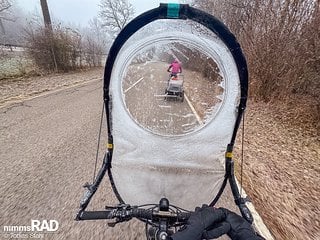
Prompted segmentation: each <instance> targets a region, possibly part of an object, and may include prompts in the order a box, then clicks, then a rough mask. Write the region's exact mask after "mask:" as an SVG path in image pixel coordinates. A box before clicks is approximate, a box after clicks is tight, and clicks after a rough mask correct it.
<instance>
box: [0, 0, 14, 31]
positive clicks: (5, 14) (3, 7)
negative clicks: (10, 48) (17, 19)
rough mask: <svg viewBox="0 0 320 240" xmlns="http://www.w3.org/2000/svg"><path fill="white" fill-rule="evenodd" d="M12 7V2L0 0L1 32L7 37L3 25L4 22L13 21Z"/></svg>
mask: <svg viewBox="0 0 320 240" xmlns="http://www.w3.org/2000/svg"><path fill="white" fill-rule="evenodd" d="M11 7H12V1H11V0H0V32H1V33H2V35H3V36H4V35H5V28H4V25H3V20H7V21H12V20H13V19H12V16H11V12H10V8H11Z"/></svg>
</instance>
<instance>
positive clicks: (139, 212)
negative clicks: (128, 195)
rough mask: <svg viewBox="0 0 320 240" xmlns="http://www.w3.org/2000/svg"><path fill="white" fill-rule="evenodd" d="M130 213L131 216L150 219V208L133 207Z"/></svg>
mask: <svg viewBox="0 0 320 240" xmlns="http://www.w3.org/2000/svg"><path fill="white" fill-rule="evenodd" d="M131 214H132V215H131V216H132V217H136V218H145V219H152V210H148V209H139V208H133V209H132V213H131Z"/></svg>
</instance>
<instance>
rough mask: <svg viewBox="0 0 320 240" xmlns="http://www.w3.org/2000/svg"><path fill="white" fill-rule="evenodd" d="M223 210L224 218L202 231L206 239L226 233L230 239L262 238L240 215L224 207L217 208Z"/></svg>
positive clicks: (258, 239)
mask: <svg viewBox="0 0 320 240" xmlns="http://www.w3.org/2000/svg"><path fill="white" fill-rule="evenodd" d="M219 209H220V210H221V211H223V212H224V215H225V219H224V220H223V221H221V222H220V223H216V224H215V225H212V230H209V231H207V232H205V233H204V237H205V238H207V239H212V238H217V237H219V236H221V235H223V234H228V236H229V237H230V238H231V239H232V240H263V239H264V238H262V237H261V236H259V235H257V234H256V232H255V231H254V230H253V228H252V227H251V224H250V223H249V222H247V221H246V220H245V219H244V218H242V217H241V216H239V215H237V214H235V213H234V212H231V211H229V210H228V209H225V208H219Z"/></svg>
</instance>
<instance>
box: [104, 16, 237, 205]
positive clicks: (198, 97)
mask: <svg viewBox="0 0 320 240" xmlns="http://www.w3.org/2000/svg"><path fill="white" fill-rule="evenodd" d="M174 60H177V61H178V62H179V64H180V66H181V68H182V73H178V74H177V75H175V74H173V76H172V75H171V74H170V73H169V72H167V70H168V69H169V70H172V68H170V64H171V63H172V62H173V61H174ZM110 95H111V97H112V127H113V129H112V134H113V138H114V152H113V165H112V173H113V177H114V182H115V185H116V188H117V190H118V192H119V194H120V196H121V197H122V199H123V200H124V201H125V202H127V203H130V204H137V205H140V204H145V203H157V202H158V201H159V200H160V198H162V197H166V198H168V199H169V201H170V202H171V204H174V205H177V206H180V207H184V208H187V209H192V208H194V206H196V205H200V204H202V203H209V202H211V201H212V199H213V198H214V197H215V196H216V194H217V192H218V190H219V189H220V187H221V185H222V182H223V179H224V175H225V169H224V153H225V149H226V146H227V144H228V143H229V141H230V139H231V135H232V131H233V128H234V123H235V118H236V107H237V106H238V104H239V95H240V88H239V75H238V71H237V67H236V65H235V62H234V60H233V57H232V55H231V53H230V51H229V50H228V48H227V47H226V46H225V45H224V43H223V42H222V41H221V40H220V39H219V38H218V37H217V36H216V35H215V34H213V33H212V32H210V31H208V29H206V28H205V27H203V26H200V25H199V24H196V23H195V22H192V21H181V20H158V21H156V22H153V23H151V24H148V25H147V26H145V27H144V28H142V29H141V30H139V31H138V32H137V33H135V34H134V35H133V36H132V37H131V38H130V39H129V40H128V41H127V42H126V44H125V45H124V47H123V48H122V49H121V51H120V53H119V54H118V57H117V59H116V62H115V64H114V69H113V71H112V76H111V82H110Z"/></svg>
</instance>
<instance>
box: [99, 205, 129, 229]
mask: <svg viewBox="0 0 320 240" xmlns="http://www.w3.org/2000/svg"><path fill="white" fill-rule="evenodd" d="M105 209H106V210H111V213H110V214H111V215H112V217H114V218H115V219H116V221H114V222H109V223H108V226H109V227H114V226H115V225H117V224H118V223H121V222H126V221H129V220H131V219H132V217H131V216H129V215H128V212H129V211H131V210H132V207H131V206H130V205H129V204H119V205H118V206H116V207H113V206H106V207H105Z"/></svg>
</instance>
